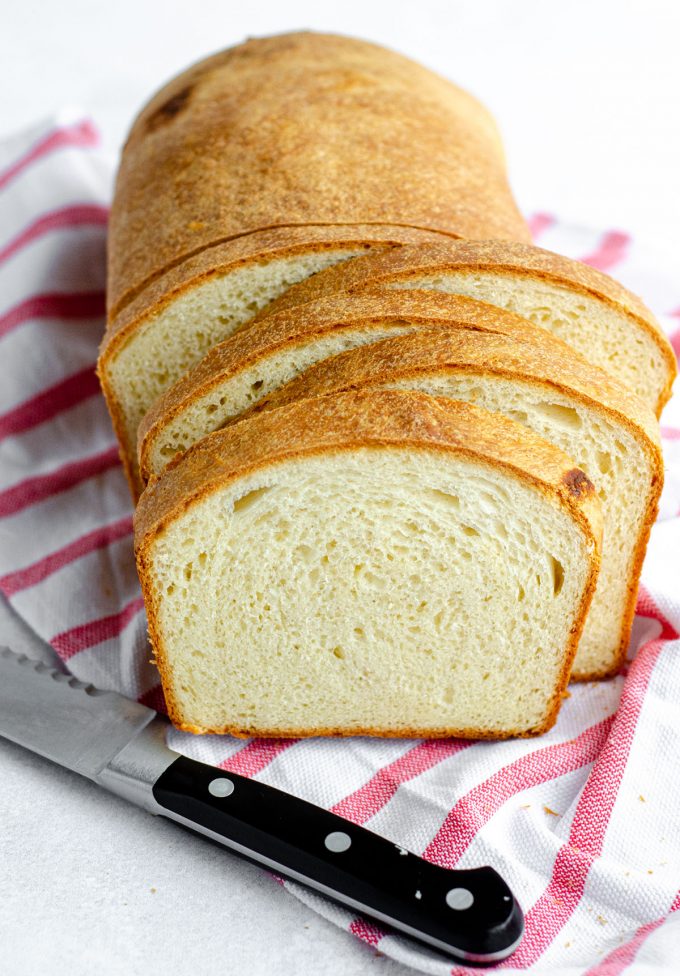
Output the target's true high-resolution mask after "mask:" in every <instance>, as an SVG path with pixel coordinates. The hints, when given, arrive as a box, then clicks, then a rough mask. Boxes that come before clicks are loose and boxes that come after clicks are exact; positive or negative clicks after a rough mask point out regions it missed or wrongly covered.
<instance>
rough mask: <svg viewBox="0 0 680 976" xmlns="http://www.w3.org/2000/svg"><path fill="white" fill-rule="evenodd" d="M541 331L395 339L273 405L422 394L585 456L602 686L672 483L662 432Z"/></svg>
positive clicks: (297, 383)
mask: <svg viewBox="0 0 680 976" xmlns="http://www.w3.org/2000/svg"><path fill="white" fill-rule="evenodd" d="M533 333H534V335H533V336H531V337H527V336H520V335H519V334H515V335H502V334H494V333H482V332H477V333H472V332H470V331H467V330H458V331H452V330H448V331H443V330H439V331H438V332H436V333H434V332H429V333H420V334H413V335H405V336H401V337H397V338H392V339H386V340H384V341H382V342H379V343H376V344H374V345H370V346H363V347H361V348H358V349H353V350H350V351H348V352H346V353H343V354H341V355H339V356H336V357H334V358H332V359H328V360H325V361H324V362H320V363H318V364H317V365H316V366H313V367H312V368H311V369H309V370H308V371H307V372H306V373H303V374H302V375H301V376H300V377H298V379H296V380H293V381H292V382H291V383H289V384H288V385H287V386H284V387H283V388H282V389H280V390H279V391H278V393H273V394H272V395H271V396H270V397H269V398H267V399H266V400H265V401H263V404H264V405H265V406H269V407H270V408H274V407H277V406H280V405H282V404H285V403H290V402H292V401H294V400H297V399H300V398H305V397H317V396H322V395H328V394H335V393H337V392H339V391H342V390H347V389H366V388H371V389H374V390H375V389H378V388H379V389H385V388H389V389H395V388H396V389H409V390H414V389H415V390H420V391H422V392H425V393H429V394H432V395H435V396H438V397H452V398H455V399H456V400H465V401H467V402H468V403H474V404H476V405H478V406H480V407H484V408H485V409H487V410H491V411H494V412H498V413H502V414H504V415H505V416H506V417H510V418H512V419H513V420H516V421H518V422H519V423H521V424H523V425H525V427H528V428H530V429H531V430H532V431H534V432H535V433H536V434H538V435H540V436H541V437H544V438H545V439H546V440H548V441H550V443H551V444H554V445H555V446H556V447H559V448H560V449H561V450H562V451H564V452H565V454H568V455H569V456H570V457H572V458H574V460H575V462H576V464H577V465H578V466H579V467H580V468H582V469H583V471H585V473H586V474H587V476H588V478H589V479H590V480H591V481H592V482H593V483H594V485H595V489H596V491H597V493H598V496H599V498H600V500H601V502H602V511H603V517H604V533H603V543H602V568H601V571H600V576H599V579H598V584H597V590H596V592H595V597H594V599H593V603H592V607H591V611H590V614H589V616H588V620H587V621H586V626H585V629H584V632H583V636H582V637H581V641H580V643H579V648H578V653H577V655H576V659H575V662H574V677H575V678H577V679H580V680H586V679H591V678H602V677H606V676H608V675H611V674H613V673H614V672H616V671H617V670H618V669H619V667H620V666H621V664H622V663H623V660H624V657H625V653H626V648H627V646H628V639H629V635H630V628H631V625H632V620H633V615H634V611H635V600H636V596H637V589H638V581H639V577H640V570H641V567H642V560H643V557H644V553H645V548H646V545H647V540H648V538H649V532H650V529H651V526H652V523H653V521H654V518H655V516H656V511H657V506H658V499H659V495H660V493H661V487H662V483H663V462H662V456H661V450H660V447H659V435H658V423H657V421H656V418H655V416H654V414H653V413H652V411H651V410H650V409H649V408H648V407H647V406H646V405H645V404H644V403H643V402H642V401H639V400H637V398H636V397H634V396H631V395H630V394H628V393H627V392H626V391H625V390H624V389H623V388H622V387H621V386H620V385H619V384H617V383H616V382H615V381H614V380H613V379H611V378H610V377H609V376H608V375H607V374H606V373H604V372H603V371H602V370H599V369H597V368H596V367H594V366H591V365H590V364H589V363H587V362H585V361H584V360H583V359H582V358H581V357H580V356H576V355H575V354H573V353H572V351H571V350H570V349H568V347H565V346H564V345H563V344H562V343H556V342H546V341H545V340H544V337H543V335H542V333H541V332H540V330H537V329H534V330H533Z"/></svg>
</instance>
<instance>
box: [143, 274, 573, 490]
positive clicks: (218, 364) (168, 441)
mask: <svg viewBox="0 0 680 976" xmlns="http://www.w3.org/2000/svg"><path fill="white" fill-rule="evenodd" d="M461 328H465V329H473V330H476V331H482V332H484V331H490V332H503V333H505V334H509V335H512V334H519V335H528V336H530V337H533V336H535V335H536V333H537V330H536V328H535V326H533V325H531V323H530V322H527V321H526V320H525V319H522V318H520V317H519V316H518V315H513V314H512V313H511V312H506V311H504V310H502V309H499V308H496V307H495V306H493V305H485V304H482V303H480V302H478V301H475V300H474V299H470V298H464V297H461V296H459V295H448V294H441V293H437V292H434V291H433V292H423V291H407V290H402V289H400V290H398V291H397V290H385V291H383V292H382V293H380V294H378V293H376V292H373V293H365V294H350V293H348V292H335V293H331V294H330V295H329V296H327V297H320V298H317V299H316V300H315V301H312V302H309V303H307V304H306V305H305V306H304V312H303V311H302V310H301V309H300V308H299V307H295V306H294V307H292V308H290V309H287V310H284V311H281V312H278V313H274V314H272V315H270V316H268V317H267V318H263V319H261V320H260V321H257V322H254V323H253V324H252V325H249V326H247V327H244V328H242V329H239V331H238V332H236V333H234V335H233V336H231V337H230V338H229V339H226V340H225V341H224V342H222V343H220V344H219V345H217V346H215V347H214V348H213V349H211V351H210V352H209V353H208V354H207V356H205V357H204V358H203V359H202V360H201V362H200V363H198V364H197V365H196V366H195V367H194V368H193V369H191V370H188V371H187V372H186V373H185V374H184V376H182V377H181V378H180V379H179V380H178V381H177V382H176V383H175V384H173V386H171V387H170V389H168V390H167V391H166V392H165V393H164V394H163V396H161V397H159V398H158V399H157V400H156V401H155V403H154V404H153V406H152V407H151V409H150V410H149V411H148V412H147V413H146V415H145V416H144V418H143V419H142V422H141V424H140V425H139V430H138V454H139V468H140V474H141V479H142V482H143V483H146V482H147V481H148V479H149V477H150V476H151V475H152V474H155V475H158V474H160V473H161V471H162V470H163V468H164V467H165V466H166V465H167V464H168V463H169V462H170V461H171V460H172V459H173V458H174V457H175V456H176V455H177V454H181V453H182V452H183V451H186V450H187V448H189V447H191V445H192V444H194V443H195V442H196V441H198V440H200V439H201V438H202V437H205V436H206V434H209V433H211V432H212V431H214V430H219V429H220V428H221V427H224V426H225V424H227V423H229V422H231V421H233V420H234V419H236V418H237V417H238V416H239V415H240V414H242V413H243V412H244V411H245V410H248V409H250V408H251V407H253V406H254V405H255V404H257V403H258V402H259V401H261V400H263V399H264V398H266V397H267V396H268V395H269V394H270V393H272V392H273V391H274V390H276V389H278V388H279V387H281V386H283V385H284V384H285V383H287V382H289V381H290V380H291V379H293V378H294V377H295V376H296V375H297V374H299V373H301V372H302V371H303V370H305V369H306V368H307V367H309V366H311V365H312V364H313V363H316V362H318V361H319V360H321V359H326V358H327V357H329V356H333V355H336V354H337V353H340V352H343V351H345V350H347V349H350V348H353V347H355V346H360V345H364V344H366V343H371V342H377V341H379V340H380V339H385V338H387V337H388V336H394V335H400V334H403V333H406V332H413V331H423V330H430V329H461ZM538 335H539V337H540V338H541V339H544V340H545V341H546V342H547V343H550V342H552V343H557V344H558V345H559V347H560V349H563V350H564V351H565V352H566V355H567V356H568V355H569V354H570V352H571V350H570V349H569V347H567V346H564V344H563V343H559V342H558V340H555V339H553V337H552V336H550V335H548V334H546V333H544V332H539V333H538Z"/></svg>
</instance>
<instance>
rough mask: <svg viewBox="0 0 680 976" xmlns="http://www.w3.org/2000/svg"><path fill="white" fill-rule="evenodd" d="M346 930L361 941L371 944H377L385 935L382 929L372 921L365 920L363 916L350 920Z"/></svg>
mask: <svg viewBox="0 0 680 976" xmlns="http://www.w3.org/2000/svg"><path fill="white" fill-rule="evenodd" d="M348 931H349V932H351V933H352V935H356V936H358V938H360V939H361V941H362V942H366V943H367V944H368V945H371V946H377V944H378V943H379V942H380V940H381V939H382V938H383V937H384V936H385V935H387V932H386V931H385V930H384V929H381V928H379V927H378V926H377V925H374V924H373V923H372V922H367V921H366V919H364V918H355V919H354V920H353V921H352V922H350V925H349V928H348Z"/></svg>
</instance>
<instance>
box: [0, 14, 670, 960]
mask: <svg viewBox="0 0 680 976" xmlns="http://www.w3.org/2000/svg"><path fill="white" fill-rule="evenodd" d="M321 10H322V5H320V4H318V3H311V2H307V0H305V2H303V0H288V2H287V3H285V4H283V3H281V2H280V0H279V2H276V3H275V2H273V0H261V2H260V3H258V4H250V5H249V4H242V5H237V4H235V3H233V2H232V3H229V2H225V0H198V2H195V3H193V4H186V3H185V2H179V0H164V2H163V0H135V2H133V0H118V2H117V3H115V4H96V3H92V2H91V0H61V3H59V4H46V3H45V2H44V0H24V2H23V3H22V4H12V5H11V6H10V5H9V4H6V5H5V6H4V8H3V21H2V24H3V29H2V31H0V91H2V92H3V94H4V97H3V99H2V113H1V114H0V137H2V136H3V135H4V134H5V133H6V132H10V131H12V130H13V129H16V128H20V127H22V126H25V125H28V124H30V123H32V122H34V121H35V120H36V119H39V118H42V117H45V116H46V115H49V114H50V113H51V112H52V111H53V110H55V109H56V108H59V107H61V106H63V105H65V104H76V105H78V106H80V107H82V108H83V109H84V110H86V111H88V112H89V113H91V114H92V115H93V116H94V118H95V119H96V120H97V121H98V123H99V126H100V128H101V129H102V131H103V134H104V139H105V146H106V148H107V149H108V150H110V151H111V153H115V152H116V151H117V148H118V146H119V144H120V141H121V139H122V137H123V135H124V132H125V129H126V127H127V125H128V123H129V121H130V119H131V117H132V115H133V114H134V112H135V111H136V110H137V109H138V108H139V107H140V105H141V104H142V102H143V101H144V100H145V99H146V98H147V96H148V95H149V94H150V93H151V92H152V91H153V89H154V88H156V87H157V86H158V85H159V84H160V83H161V82H162V81H164V80H166V79H167V78H168V77H170V76H171V75H172V74H174V73H175V72H176V71H178V70H180V69H181V68H183V67H185V66H186V65H187V64H189V63H190V62H192V61H195V60H198V59H199V58H201V57H202V56H203V55H204V54H206V53H208V52H211V51H213V50H215V49H218V48H221V47H226V46H228V45H230V44H233V43H237V42H238V41H240V40H241V39H243V37H244V36H245V35H248V34H250V35H253V34H265V33H271V32H278V31H282V30H291V29H296V28H302V27H312V28H315V29H321V30H337V31H341V32H344V33H348V34H356V35H359V36H364V37H367V38H370V39H373V40H376V41H379V42H381V43H384V44H386V45H389V46H392V47H395V48H398V49H400V50H402V51H403V52H404V53H406V54H409V55H411V56H412V57H414V58H416V59H420V60H422V61H423V62H425V63H426V64H428V65H429V66H430V67H433V68H435V69H437V70H439V71H440V72H442V73H443V74H446V75H448V76H449V77H451V78H452V79H453V80H455V81H456V82H458V83H460V84H461V85H463V86H464V87H467V88H469V89H470V90H471V91H473V92H474V93H475V94H476V95H478V96H479V97H480V98H481V99H482V100H483V101H485V102H486V103H487V104H488V105H489V107H490V108H491V109H492V110H493V111H494V113H495V114H496V116H497V118H498V120H499V122H500V125H501V128H502V131H503V134H504V138H505V142H506V146H507V150H508V158H509V164H510V171H511V177H512V182H513V186H514V189H515V192H516V195H517V197H518V200H519V202H520V205H521V206H522V208H523V209H524V210H525V211H535V210H553V211H556V212H558V213H559V214H560V215H562V216H563V217H569V218H571V219H573V220H578V221H581V222H583V223H585V224H588V225H591V226H596V227H597V226H600V227H603V228H622V229H625V230H628V231H631V232H632V233H634V234H639V235H640V236H643V237H645V238H647V239H649V240H650V241H654V242H655V243H656V246H663V247H664V248H665V249H666V250H667V251H668V250H669V249H671V250H670V253H675V254H680V231H679V230H678V228H679V227H680V125H679V124H678V118H679V117H680V59H678V57H677V39H678V36H680V5H677V4H674V3H672V2H664V0H644V2H642V0H640V2H635V0H631V2H626V3H622V2H620V0H614V2H609V0H607V2H604V0H574V2H572V3H570V4H568V5H565V4H563V3H557V2H556V0H552V2H546V0H516V2H513V3H508V2H507V0H453V2H452V0H448V2H447V0H441V2H436V0H419V2H417V3H415V2H413V3H404V2H399V0H393V2H391V3H390V4H383V3H373V4H369V3H366V2H365V0H362V2H356V0H346V2H345V3H343V4H342V5H338V6H337V7H335V8H331V7H330V6H329V7H328V8H327V11H326V12H320V11H321ZM8 96H9V97H8ZM0 640H1V641H2V642H3V643H11V644H12V645H13V646H15V647H16V648H17V649H21V645H22V633H21V628H20V627H19V625H18V623H17V622H16V620H13V619H11V618H10V616H8V615H7V613H6V612H5V613H0ZM0 778H1V782H2V787H1V788H0V818H1V819H0V824H1V828H2V829H1V830H0V899H1V902H2V906H3V910H2V912H1V913H0V945H2V947H3V949H2V963H1V964H0V971H2V973H3V974H7V976H15V974H16V976H19V974H21V976H28V974H33V973H38V972H43V973H49V974H50V976H52V974H54V976H61V974H62V973H63V974H67V973H68V974H69V976H81V974H83V976H84V974H88V976H89V974H91V973H93V972H97V973H98V974H99V976H108V974H118V973H125V974H126V976H133V974H137V973H139V974H144V976H152V974H155V973H159V974H161V973H163V974H165V976H175V974H184V973H187V974H189V973H191V974H192V976H210V974H212V973H218V972H219V973H225V972H226V973H244V974H248V976H259V974H264V973H265V972H269V971H270V970H271V969H272V968H273V967H274V966H275V967H276V971H277V973H278V974H279V976H287V974H296V976H304V974H306V973H314V974H315V976H326V974H328V976H331V974H333V976H334V974H338V976H339V974H342V976H353V974H355V973H356V974H360V973H361V974H363V973H367V974H372V973H380V974H381V976H396V974H397V973H401V972H403V973H406V970H405V969H403V967H401V966H399V965H397V964H395V963H392V962H390V961H389V960H387V959H385V958H384V957H381V956H379V955H376V954H375V953H374V952H373V950H371V949H368V948H367V947H365V946H364V945H362V944H360V943H359V942H358V941H357V940H356V939H354V938H352V937H351V936H349V935H347V934H345V933H344V932H341V931H339V930H338V929H336V928H334V927H333V926H332V925H331V924H330V923H328V922H326V921H324V920H323V919H321V918H319V917H318V916H317V915H315V914H314V913H313V912H311V911H310V910H309V909H307V908H305V907H304V906H303V905H301V904H300V903H299V902H297V901H296V900H295V899H294V898H292V897H290V895H288V894H287V893H286V892H285V891H284V890H282V889H281V888H280V886H279V885H277V884H275V883H274V882H273V881H272V880H271V878H270V877H269V876H268V875H267V874H266V873H265V872H263V871H261V870H260V869H258V868H256V867H253V866H250V865H249V864H245V863H243V862H240V861H238V860H237V859H236V858H233V857H231V856H230V855H228V854H226V853H223V852H222V851H220V850H219V849H217V848H215V847H213V846H212V845H210V844H208V843H206V842H204V841H202V840H201V839H199V838H196V837H193V836H192V835H190V834H189V833H185V832H183V831H182V830H180V829H179V828H177V827H175V826H174V825H172V824H170V823H166V822H164V821H161V820H159V819H156V818H152V817H149V816H148V815H146V814H144V813H142V812H141V811H139V810H137V809H135V808H134V807H131V806H129V805H126V804H125V803H123V802H122V801H119V800H117V799H116V798H113V797H110V796H108V795H106V794H105V793H103V792H102V791H99V790H98V789H97V788H96V787H94V786H92V785H91V784H89V783H87V782H85V781H83V780H80V779H79V778H78V777H76V776H75V775H71V774H69V773H67V772H65V771H63V770H61V769H59V768H57V767H54V766H52V765H50V764H49V763H47V762H44V761H42V760H40V759H38V758H37V757H34V756H32V755H30V754H29V753H26V752H24V751H23V750H20V749H19V748H16V747H14V746H11V745H9V744H7V743H5V742H3V741H2V740H0Z"/></svg>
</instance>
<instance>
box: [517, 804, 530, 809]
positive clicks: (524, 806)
mask: <svg viewBox="0 0 680 976" xmlns="http://www.w3.org/2000/svg"><path fill="white" fill-rule="evenodd" d="M530 806H531V804H530V803H523V804H522V806H521V807H520V810H528V809H529V807H530Z"/></svg>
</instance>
